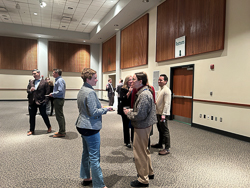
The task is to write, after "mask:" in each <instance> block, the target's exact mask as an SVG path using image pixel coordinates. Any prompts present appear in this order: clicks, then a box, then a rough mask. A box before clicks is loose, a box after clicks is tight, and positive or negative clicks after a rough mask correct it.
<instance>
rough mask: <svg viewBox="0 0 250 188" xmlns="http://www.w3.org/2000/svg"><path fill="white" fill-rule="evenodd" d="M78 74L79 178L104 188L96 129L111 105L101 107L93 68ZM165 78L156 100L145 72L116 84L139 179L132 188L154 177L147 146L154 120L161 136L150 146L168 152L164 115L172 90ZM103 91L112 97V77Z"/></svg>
mask: <svg viewBox="0 0 250 188" xmlns="http://www.w3.org/2000/svg"><path fill="white" fill-rule="evenodd" d="M81 77H82V79H83V82H84V84H83V86H82V88H81V90H80V91H79V93H78V96H77V104H78V109H79V116H78V118H77V121H76V128H77V130H78V132H79V133H80V134H81V136H82V144H83V153H82V161H81V167H80V177H81V178H82V179H83V181H82V185H83V186H86V185H90V184H93V187H98V188H99V187H100V188H106V186H105V184H104V181H103V174H102V170H101V167H100V133H99V132H100V130H101V128H102V115H103V114H106V113H107V112H108V111H111V110H112V108H111V107H108V108H103V107H102V106H101V103H100V101H99V99H98V97H97V95H96V93H95V91H94V89H93V86H95V85H96V82H97V81H98V80H97V74H96V71H95V70H93V69H90V68H85V69H83V71H82V74H81ZM167 81H168V78H167V76H166V75H160V77H159V80H158V84H159V86H160V88H161V89H160V91H158V96H157V100H156V101H155V91H154V88H153V87H152V86H149V84H148V78H147V74H146V73H144V72H139V73H135V74H134V75H133V76H127V77H126V78H125V81H124V84H120V86H119V87H117V89H118V90H119V98H118V113H119V114H120V115H121V117H122V121H123V134H124V143H125V144H126V146H127V147H129V148H131V144H130V140H131V143H133V153H134V162H135V166H136V170H137V177H138V179H137V180H135V181H132V182H131V183H130V185H131V186H132V187H148V186H149V179H154V171H153V167H152V162H151V156H150V145H149V143H150V135H151V134H152V128H153V124H155V123H157V127H158V130H159V135H160V136H159V143H157V144H155V145H152V147H157V148H162V145H163V144H165V149H162V150H160V151H159V154H160V155H166V154H169V153H170V151H169V147H170V136H169V131H166V130H168V125H167V116H168V115H170V103H171V91H170V90H169V89H168V87H167V86H166V83H167ZM120 83H121V80H120ZM106 90H107V91H108V92H109V91H110V93H111V95H110V96H109V98H110V97H113V93H114V91H115V89H114V88H113V86H112V80H111V79H110V80H109V83H108V84H107V85H106ZM110 101H111V102H112V101H113V100H112V99H111V100H110ZM110 106H111V104H110ZM129 129H131V136H130V131H129ZM90 171H91V173H90ZM91 174H92V176H91Z"/></svg>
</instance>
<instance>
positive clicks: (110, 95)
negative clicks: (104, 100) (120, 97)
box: [106, 78, 115, 106]
mask: <svg viewBox="0 0 250 188" xmlns="http://www.w3.org/2000/svg"><path fill="white" fill-rule="evenodd" d="M106 91H107V92H108V98H109V106H113V104H114V95H115V88H113V85H112V79H111V78H109V79H108V84H107V85H106Z"/></svg>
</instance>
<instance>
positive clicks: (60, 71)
mask: <svg viewBox="0 0 250 188" xmlns="http://www.w3.org/2000/svg"><path fill="white" fill-rule="evenodd" d="M53 71H54V72H56V73H58V75H59V76H62V69H53Z"/></svg>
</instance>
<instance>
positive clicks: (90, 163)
mask: <svg viewBox="0 0 250 188" xmlns="http://www.w3.org/2000/svg"><path fill="white" fill-rule="evenodd" d="M82 144H83V152H82V162H81V169H80V177H81V178H82V179H88V178H90V177H91V176H90V169H91V173H92V183H93V187H96V188H102V187H105V184H104V181H103V175H102V169H101V167H100V133H99V132H98V133H96V134H94V135H91V136H83V135H82Z"/></svg>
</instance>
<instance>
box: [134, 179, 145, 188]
mask: <svg viewBox="0 0 250 188" xmlns="http://www.w3.org/2000/svg"><path fill="white" fill-rule="evenodd" d="M130 185H131V186H132V187H148V184H144V183H141V182H139V181H138V180H135V181H131V183H130Z"/></svg>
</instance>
